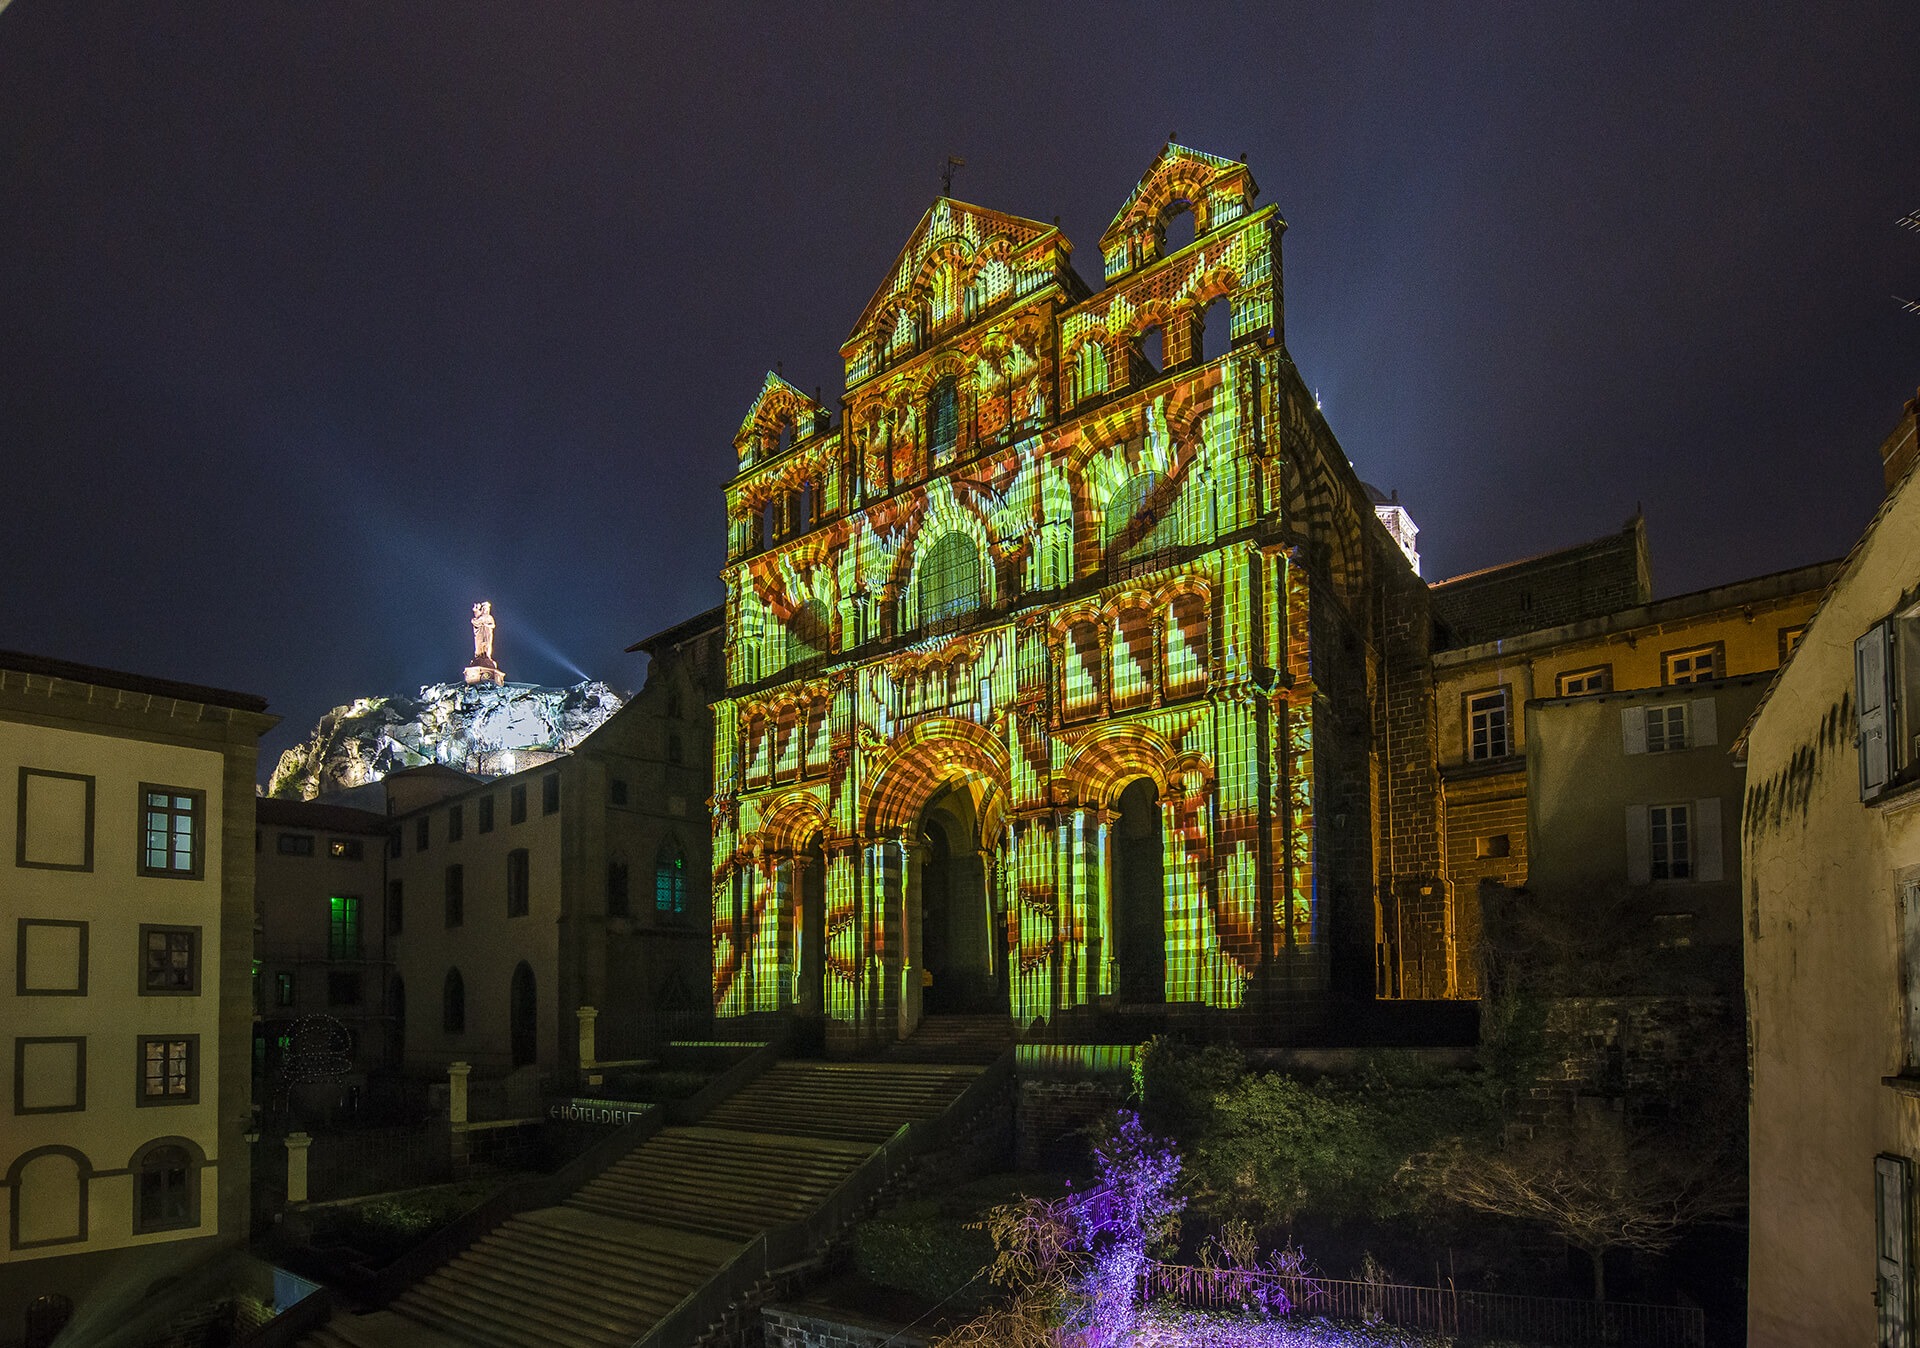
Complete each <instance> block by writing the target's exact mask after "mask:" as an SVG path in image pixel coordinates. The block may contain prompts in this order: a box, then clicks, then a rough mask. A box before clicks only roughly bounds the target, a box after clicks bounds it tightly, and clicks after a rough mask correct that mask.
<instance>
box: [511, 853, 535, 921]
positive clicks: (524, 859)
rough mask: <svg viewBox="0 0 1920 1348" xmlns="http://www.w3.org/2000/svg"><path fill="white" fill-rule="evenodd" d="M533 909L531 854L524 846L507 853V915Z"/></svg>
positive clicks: (513, 915)
mask: <svg viewBox="0 0 1920 1348" xmlns="http://www.w3.org/2000/svg"><path fill="white" fill-rule="evenodd" d="M532 911H533V855H532V853H530V852H529V851H528V850H527V849H526V848H524V847H516V848H514V849H513V850H512V851H510V852H508V853H507V916H508V917H525V916H527V914H528V913H530V912H532Z"/></svg>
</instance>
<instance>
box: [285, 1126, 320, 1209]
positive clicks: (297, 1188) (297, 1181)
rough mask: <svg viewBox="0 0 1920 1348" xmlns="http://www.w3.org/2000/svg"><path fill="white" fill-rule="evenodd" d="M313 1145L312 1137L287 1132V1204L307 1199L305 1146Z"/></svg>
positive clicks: (291, 1204)
mask: <svg viewBox="0 0 1920 1348" xmlns="http://www.w3.org/2000/svg"><path fill="white" fill-rule="evenodd" d="M312 1145H313V1139H312V1138H311V1137H309V1136H307V1135H306V1134H305V1133H288V1134H287V1137H286V1148H287V1205H288V1206H289V1207H291V1206H293V1205H294V1204H296V1203H304V1202H306V1201H307V1148H309V1147H311V1146H312Z"/></svg>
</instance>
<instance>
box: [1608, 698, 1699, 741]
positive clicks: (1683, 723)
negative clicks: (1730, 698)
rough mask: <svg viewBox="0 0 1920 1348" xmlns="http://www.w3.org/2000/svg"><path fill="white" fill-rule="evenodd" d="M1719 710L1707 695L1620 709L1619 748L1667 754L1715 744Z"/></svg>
mask: <svg viewBox="0 0 1920 1348" xmlns="http://www.w3.org/2000/svg"><path fill="white" fill-rule="evenodd" d="M1719 720H1720V717H1719V712H1718V709H1717V707H1716V704H1715V702H1714V700H1713V699H1712V698H1710V697H1696V698H1690V699H1688V700H1687V701H1685V702H1667V701H1661V702H1655V703H1651V704H1647V705H1642V706H1636V707H1622V708H1621V709H1620V747H1621V749H1622V750H1623V751H1625V752H1626V753H1629V754H1668V753H1674V752H1676V751H1677V750H1680V749H1699V748H1703V747H1707V746H1711V745H1714V744H1717V743H1718V742H1719V738H1720V727H1719Z"/></svg>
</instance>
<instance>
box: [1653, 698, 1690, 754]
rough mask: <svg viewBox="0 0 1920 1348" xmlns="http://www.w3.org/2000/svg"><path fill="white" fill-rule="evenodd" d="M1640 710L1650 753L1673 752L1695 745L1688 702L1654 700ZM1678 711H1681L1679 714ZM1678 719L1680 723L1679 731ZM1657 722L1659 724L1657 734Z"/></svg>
mask: <svg viewBox="0 0 1920 1348" xmlns="http://www.w3.org/2000/svg"><path fill="white" fill-rule="evenodd" d="M1640 712H1641V723H1642V725H1643V727H1644V729H1643V730H1642V732H1641V733H1643V734H1644V735H1645V736H1646V744H1647V752H1648V753H1650V754H1673V753H1679V752H1680V751H1681V750H1682V749H1691V748H1693V747H1694V734H1693V716H1692V715H1691V713H1690V712H1689V710H1688V706H1687V703H1686V702H1684V701H1681V702H1653V703H1649V704H1648V705H1646V706H1644V707H1642V708H1640ZM1676 712H1677V713H1679V714H1678V715H1677V716H1676V715H1675V713H1676ZM1676 721H1677V722H1678V723H1679V728H1678V730H1677V731H1676V730H1675V722H1676ZM1656 722H1657V723H1658V726H1659V729H1658V733H1657V734H1656V733H1655V724H1656Z"/></svg>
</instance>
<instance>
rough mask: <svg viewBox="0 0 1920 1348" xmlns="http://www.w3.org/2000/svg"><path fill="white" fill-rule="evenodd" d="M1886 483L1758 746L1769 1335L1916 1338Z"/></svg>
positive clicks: (1914, 973)
mask: <svg viewBox="0 0 1920 1348" xmlns="http://www.w3.org/2000/svg"><path fill="white" fill-rule="evenodd" d="M1917 407H1920V400H1916V401H1915V402H1909V403H1908V404H1907V406H1906V410H1905V413H1904V415H1903V416H1902V417H1901V419H1900V422H1899V424H1898V426H1897V427H1896V428H1895V429H1894V432H1893V434H1892V435H1890V436H1889V437H1888V438H1887V441H1886V443H1885V444H1884V445H1883V446H1882V449H1881V458H1882V461H1883V465H1884V470H1885V475H1886V481H1887V495H1886V499H1885V500H1884V502H1883V503H1882V505H1881V507H1880V511H1879V513H1878V514H1877V515H1876V516H1875V517H1874V519H1873V522H1872V523H1871V524H1870V525H1869V526H1868V528H1867V531H1866V533H1865V535H1864V536H1863V537H1862V538H1861V539H1860V541H1859V542H1858V543H1857V544H1856V545H1855V546H1854V549H1853V551H1852V552H1851V553H1850V554H1849V555H1848V557H1847V559H1846V561H1845V562H1844V564H1843V565H1842V567H1841V570H1840V573H1839V575H1838V576H1837V577H1836V578H1835V579H1834V581H1833V583H1832V585H1831V586H1830V587H1829V589H1828V591H1827V593H1826V596H1825V597H1824V598H1823V599H1822V601H1821V603H1820V607H1819V609H1818V611H1817V612H1815V613H1814V615H1813V617H1812V619H1811V621H1810V622H1809V623H1808V625H1807V628H1806V632H1805V634H1804V635H1803V636H1802V638H1801V639H1800V641H1799V643H1798V646H1797V647H1796V649H1795V650H1794V652H1793V655H1792V658H1791V659H1790V660H1789V661H1788V662H1787V663H1786V665H1785V666H1784V667H1783V668H1782V669H1781V671H1780V674H1779V676H1778V677H1777V678H1776V679H1775V681H1774V683H1773V685H1772V687H1771V688H1770V689H1769V690H1768V692H1767V696H1766V699H1765V701H1764V702H1763V703H1762V704H1761V707H1760V710H1759V712H1758V714H1757V715H1756V716H1755V717H1754V719H1753V721H1752V722H1751V724H1750V725H1749V726H1748V727H1747V729H1746V732H1745V734H1744V735H1743V736H1742V737H1741V740H1740V745H1739V747H1740V749H1741V750H1742V751H1743V752H1744V756H1745V760H1746V769H1747V788H1746V810H1745V819H1744V827H1743V829H1742V833H1741V843H1742V847H1743V849H1744V853H1745V866H1746V923H1745V936H1746V976H1747V1013H1748V1056H1749V1061H1750V1063H1751V1064H1752V1072H1753V1096H1752V1107H1751V1115H1750V1121H1751V1143H1750V1154H1751V1166H1750V1171H1749V1174H1750V1190H1751V1205H1752V1206H1751V1212H1752V1217H1751V1221H1752V1243H1751V1251H1752V1254H1751V1264H1750V1276H1749V1278H1748V1289H1749V1291H1748V1311H1749V1314H1748V1330H1749V1338H1748V1342H1750V1343H1752V1344H1754V1345H1756V1346H1757V1348H1774V1346H1775V1345H1782V1346H1784V1345H1789V1344H1791V1345H1794V1348H1809V1346H1812V1348H1818V1346H1820V1345H1829V1344H1831V1345H1840V1344H1862V1343H1877V1344H1881V1345H1898V1344H1910V1343H1912V1342H1913V1334H1914V1329H1915V1325H1914V1305H1915V1301H1914V1262H1915V1261H1914V1245H1913V1240H1914V1235H1913V1171H1914V1158H1915V1157H1916V1156H1920V809H1917V808H1915V807H1916V806H1917V805H1920V720H1917V719H1916V713H1915V711H1914V709H1915V708H1916V707H1920V607H1917V606H1916V604H1915V596H1916V595H1920V480H1917V479H1916V476H1915V474H1914V471H1913V465H1914V454H1915V445H1916V438H1917V437H1916V421H1917V417H1916V408H1917Z"/></svg>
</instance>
